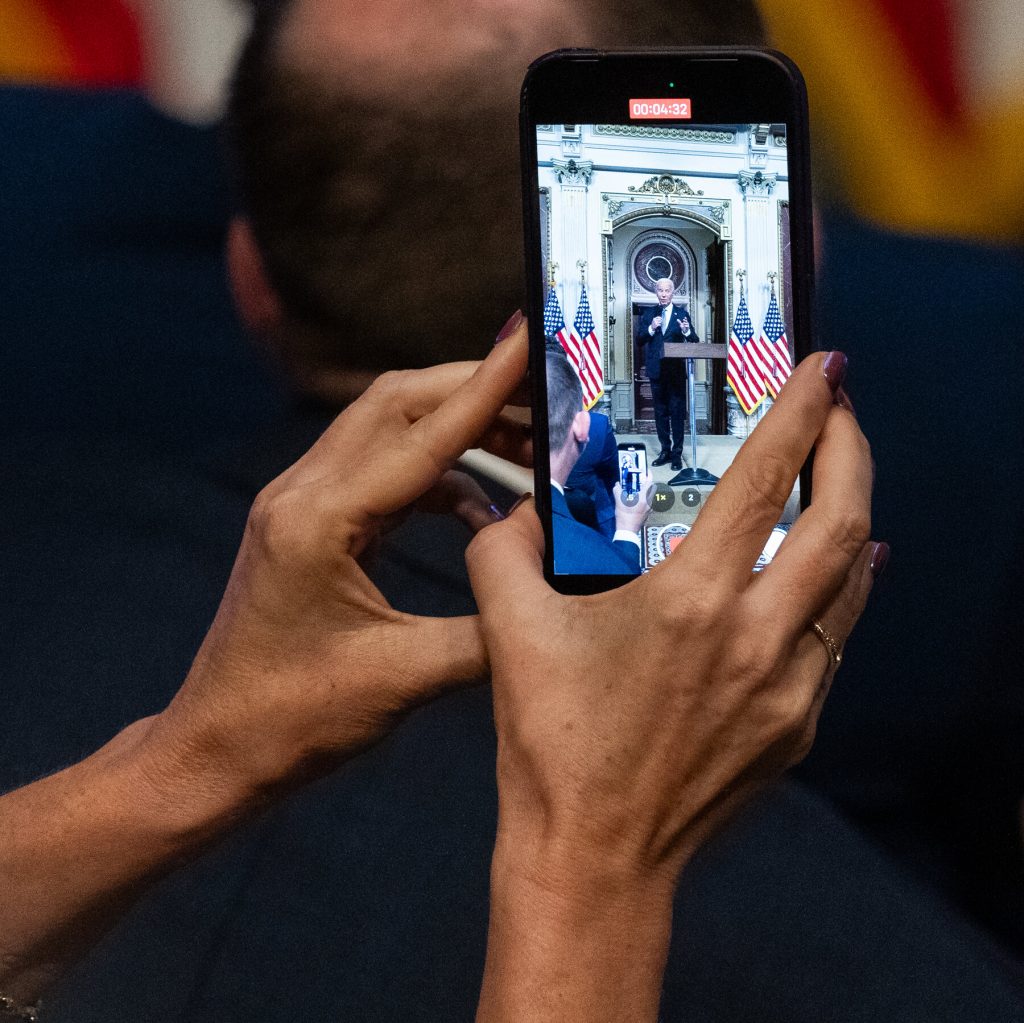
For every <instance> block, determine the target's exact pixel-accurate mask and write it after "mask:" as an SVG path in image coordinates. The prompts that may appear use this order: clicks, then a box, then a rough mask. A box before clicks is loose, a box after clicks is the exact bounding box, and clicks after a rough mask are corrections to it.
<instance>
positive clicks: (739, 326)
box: [725, 292, 766, 416]
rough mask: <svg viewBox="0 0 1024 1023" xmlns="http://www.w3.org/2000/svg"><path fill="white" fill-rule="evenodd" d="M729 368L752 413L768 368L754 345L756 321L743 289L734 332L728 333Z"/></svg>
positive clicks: (761, 397)
mask: <svg viewBox="0 0 1024 1023" xmlns="http://www.w3.org/2000/svg"><path fill="white" fill-rule="evenodd" d="M728 355H729V358H728V368H727V370H726V375H725V379H726V380H727V381H728V382H729V386H730V387H731V388H732V389H733V392H734V393H735V395H736V397H737V398H738V399H739V403H740V407H741V408H742V409H743V411H744V412H745V413H746V414H747V415H748V416H749V415H750V413H751V412H753V411H754V410H755V409H756V408H757V406H758V405H760V404H761V402H762V401H764V397H765V386H766V385H765V376H766V370H765V367H764V365H763V364H762V362H761V357H760V354H759V352H758V350H757V349H756V348H755V346H754V324H753V323H751V321H750V313H749V312H748V311H747V299H746V296H745V295H744V294H743V293H742V292H741V293H740V304H739V308H738V309H737V310H736V319H735V320H734V321H733V325H732V333H730V334H729V351H728Z"/></svg>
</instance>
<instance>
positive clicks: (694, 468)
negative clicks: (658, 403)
mask: <svg viewBox="0 0 1024 1023" xmlns="http://www.w3.org/2000/svg"><path fill="white" fill-rule="evenodd" d="M740 272H741V273H742V272H743V271H740ZM687 316H689V309H687ZM690 326H691V328H692V327H693V320H692V319H691V320H690ZM695 363H696V360H695V359H693V358H691V357H689V356H688V357H687V359H686V401H687V404H688V405H689V406H690V464H689V465H688V466H687V467H686V468H685V469H683V470H682V471H681V472H678V473H676V475H675V476H673V477H672V479H670V480H669V481H668V485H669V486H670V487H694V486H696V487H713V486H714V485H715V484H716V483H717V482H718V481H719V477H718V476H715V475H714V474H712V473H710V472H708V470H707V469H702V468H701V467H700V466H698V465H697V402H696V395H695V393H694V383H693V378H694V376H695V375H696V374H695V368H696V367H695Z"/></svg>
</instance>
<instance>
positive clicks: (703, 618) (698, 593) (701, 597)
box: [651, 587, 723, 635]
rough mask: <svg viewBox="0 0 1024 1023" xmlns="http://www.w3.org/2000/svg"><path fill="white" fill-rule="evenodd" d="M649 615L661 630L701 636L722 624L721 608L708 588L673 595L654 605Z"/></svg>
mask: <svg viewBox="0 0 1024 1023" xmlns="http://www.w3.org/2000/svg"><path fill="white" fill-rule="evenodd" d="M651 613H652V614H653V615H654V616H655V617H656V618H657V619H658V620H659V622H660V625H661V627H662V628H666V629H670V630H673V631H679V630H680V629H685V630H686V632H687V633H695V634H697V635H703V634H707V633H708V632H710V631H711V630H712V629H716V628H717V627H719V626H720V625H721V624H722V619H723V608H722V606H721V602H720V601H719V599H718V598H717V596H716V595H715V593H714V591H713V590H712V589H711V588H710V587H699V588H697V589H696V590H694V591H692V592H690V593H686V594H677V593H673V594H672V595H671V599H667V600H661V601H658V602H656V603H655V604H654V606H653V608H652V609H651Z"/></svg>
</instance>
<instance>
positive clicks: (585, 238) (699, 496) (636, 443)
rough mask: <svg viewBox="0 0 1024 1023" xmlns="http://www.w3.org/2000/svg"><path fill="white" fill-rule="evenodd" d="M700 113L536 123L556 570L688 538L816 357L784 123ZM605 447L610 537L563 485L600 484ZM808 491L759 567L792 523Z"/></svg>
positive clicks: (639, 103)
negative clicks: (582, 474) (797, 269)
mask: <svg viewBox="0 0 1024 1023" xmlns="http://www.w3.org/2000/svg"><path fill="white" fill-rule="evenodd" d="M666 92H668V90H667V89H666ZM641 95H642V94H641ZM691 101H692V102H691ZM684 104H685V105H684ZM699 108H700V104H699V97H698V96H692V97H691V96H672V95H668V96H666V97H664V98H662V99H658V98H653V99H652V98H641V99H632V98H631V99H630V100H629V104H628V106H626V105H625V104H623V108H622V113H621V116H620V117H618V118H611V117H609V118H606V119H602V120H601V121H600V122H598V121H596V120H595V121H594V123H545V124H535V125H530V130H531V131H532V133H533V144H534V145H535V147H536V161H535V164H534V165H533V169H534V172H535V174H536V191H535V193H534V195H535V199H536V202H537V203H538V205H539V210H538V213H539V218H538V220H537V221H536V224H537V227H539V232H537V231H535V232H534V234H535V241H537V242H538V243H539V244H536V245H535V246H534V250H533V252H532V253H531V258H532V259H533V260H534V262H535V265H534V266H533V267H532V268H531V273H532V274H536V275H537V280H539V281H541V282H542V289H541V291H540V292H539V294H540V295H541V296H542V306H543V333H544V339H545V379H546V388H545V390H546V408H547V435H548V454H549V461H550V466H549V468H550V473H551V487H552V498H551V505H550V512H551V520H550V528H549V532H548V536H549V537H550V544H551V546H552V548H553V551H552V564H553V572H554V575H555V576H571V575H580V576H591V577H593V576H598V577H601V576H603V577H608V576H614V575H620V576H624V577H628V576H631V575H637V574H640V573H642V572H646V571H649V570H650V569H651V568H652V567H653V566H655V565H657V564H658V563H659V562H661V561H662V560H664V559H665V558H666V557H668V556H669V555H670V554H671V553H672V551H674V550H675V549H676V547H677V546H678V545H679V544H680V543H685V538H686V536H687V534H688V533H689V531H690V529H691V528H692V526H693V524H694V522H695V521H696V520H697V518H698V517H699V516H700V514H701V509H702V508H703V506H704V504H705V502H706V501H707V499H708V497H709V496H710V495H711V493H712V492H713V489H714V486H715V484H716V483H717V482H718V481H719V480H720V479H721V477H722V475H723V474H724V473H725V472H726V471H727V470H728V468H729V465H730V463H731V462H732V461H733V459H734V458H735V457H736V453H737V452H738V451H739V449H740V447H741V446H742V445H743V443H744V442H745V440H746V439H747V437H749V436H750V434H751V433H752V432H753V430H754V428H755V427H756V426H757V424H758V422H759V421H760V420H761V418H762V417H763V416H764V414H765V413H766V412H767V411H768V409H769V408H770V407H771V405H772V403H773V402H774V400H775V399H776V398H777V396H778V395H779V393H780V392H781V391H782V389H783V387H784V386H785V383H786V380H787V379H788V377H789V374H790V373H791V371H792V368H793V366H794V364H795V363H796V361H797V359H798V356H799V355H802V354H804V352H806V351H807V350H809V339H808V338H806V337H802V336H800V331H799V329H798V325H799V324H801V323H806V320H805V319H804V316H803V308H801V309H798V310H797V311H796V313H795V312H794V302H796V303H797V305H801V303H804V302H805V300H806V294H807V293H809V287H808V290H807V292H805V293H804V294H797V295H796V297H794V286H795V282H794V273H793V266H792V260H791V252H792V248H793V246H792V245H791V241H792V238H791V235H792V232H791V210H792V207H791V192H790V185H791V174H790V166H789V153H790V147H789V144H788V143H789V126H788V125H787V123H785V122H778V121H776V122H774V123H754V118H753V117H752V118H751V121H749V122H744V123H720V122H718V121H716V122H714V123H710V122H702V121H700V120H693V119H692V117H691V115H694V114H696V113H697V112H699ZM524 144H525V142H524ZM800 215H801V216H804V215H809V209H807V210H805V209H803V208H801V211H800ZM807 237H809V235H808V236H807ZM796 287H797V288H799V287H800V284H799V281H797V282H796ZM807 304H809V303H807ZM535 315H536V314H535ZM608 438H611V440H610V441H609V439H608ZM595 444H600V445H602V446H603V448H604V450H605V451H607V452H610V451H615V452H617V455H616V457H617V460H618V464H617V473H616V478H617V482H618V483H619V486H620V489H621V494H620V497H619V498H618V499H617V502H618V503H617V504H616V508H615V511H616V516H615V529H614V531H612V532H611V535H610V537H609V535H608V530H607V529H606V530H605V533H604V535H603V536H602V537H600V540H601V541H602V542H598V539H596V538H595V536H594V535H592V534H593V532H594V531H593V529H591V528H590V527H587V526H586V525H584V524H582V523H580V521H579V516H572V514H571V511H569V510H568V509H567V508H566V507H563V506H564V505H565V502H564V501H562V500H560V496H559V492H560V490H563V489H564V482H565V479H566V474H567V473H568V474H572V473H574V472H575V473H576V475H577V477H578V476H579V471H578V469H577V467H578V466H580V465H582V466H584V468H585V469H586V467H588V466H590V467H591V468H589V469H587V471H589V472H591V473H593V474H594V475H595V478H596V479H597V480H598V486H599V485H600V482H599V481H600V479H601V478H602V477H601V471H602V470H601V467H600V459H599V453H598V452H597V451H595V450H594V448H593V446H594V445H595ZM607 457H611V456H610V455H609V456H607ZM641 460H642V464H641ZM648 472H649V473H650V479H649V483H648V484H647V485H646V489H645V487H644V486H643V485H642V484H641V480H643V479H646V478H647V473H648ZM540 486H541V482H540V475H539V471H538V489H540ZM800 488H801V483H800V480H797V482H796V484H795V486H794V488H793V492H792V494H791V495H790V498H789V500H788V501H787V503H786V506H785V509H784V511H783V513H782V515H781V517H780V519H779V522H778V524H777V526H776V528H775V530H774V531H773V533H772V536H771V537H770V538H769V540H768V543H767V545H766V547H765V551H764V554H763V555H762V557H761V558H760V559H759V561H758V564H757V565H756V566H754V568H755V570H758V569H760V568H763V567H765V565H767V564H768V563H769V562H770V560H771V558H772V556H773V555H774V553H775V551H776V550H777V549H778V547H779V544H780V543H781V542H782V540H783V539H784V537H785V534H786V532H787V531H788V530H789V528H790V526H791V525H792V523H793V522H794V521H795V519H796V517H797V516H798V514H799V512H800V507H801V493H800ZM595 490H596V488H595ZM597 493H598V494H599V495H600V491H597ZM567 512H568V513H569V516H570V517H569V518H568V519H567V518H566V513H567ZM588 529H589V533H588V532H586V530H588ZM620 581H625V580H620Z"/></svg>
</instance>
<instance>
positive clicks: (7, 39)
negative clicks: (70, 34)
mask: <svg viewBox="0 0 1024 1023" xmlns="http://www.w3.org/2000/svg"><path fill="white" fill-rule="evenodd" d="M73 63H74V62H73V59H72V56H71V52H70V50H69V49H68V47H67V46H66V45H65V43H64V40H63V38H62V37H61V34H60V32H59V31H58V30H57V28H56V26H55V25H54V24H53V21H52V19H51V18H50V17H49V15H48V13H47V12H46V11H45V10H44V9H43V8H42V6H40V5H39V4H38V3H35V2H34V0H0V79H6V80H8V81H15V82H59V81H62V80H64V79H65V78H66V77H67V73H68V69H69V68H71V67H72V66H73Z"/></svg>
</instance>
